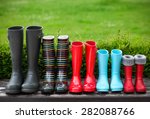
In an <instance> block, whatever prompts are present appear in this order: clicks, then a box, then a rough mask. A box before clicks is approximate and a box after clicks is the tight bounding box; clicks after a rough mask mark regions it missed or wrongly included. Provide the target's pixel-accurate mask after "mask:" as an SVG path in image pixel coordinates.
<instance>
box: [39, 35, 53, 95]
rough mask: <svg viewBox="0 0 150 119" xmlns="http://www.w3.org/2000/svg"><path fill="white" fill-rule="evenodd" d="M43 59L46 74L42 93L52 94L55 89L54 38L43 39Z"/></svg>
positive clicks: (46, 37)
mask: <svg viewBox="0 0 150 119" xmlns="http://www.w3.org/2000/svg"><path fill="white" fill-rule="evenodd" d="M43 58H44V64H45V69H46V73H45V76H44V81H43V84H42V88H41V92H42V93H49V94H50V93H53V92H54V87H55V49H54V36H44V37H43Z"/></svg>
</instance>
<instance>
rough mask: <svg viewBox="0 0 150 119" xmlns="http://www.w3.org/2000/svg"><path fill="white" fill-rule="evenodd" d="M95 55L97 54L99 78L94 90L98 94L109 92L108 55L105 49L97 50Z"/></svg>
mask: <svg viewBox="0 0 150 119" xmlns="http://www.w3.org/2000/svg"><path fill="white" fill-rule="evenodd" d="M97 53H98V69H99V77H98V80H97V85H96V89H97V91H98V92H108V91H109V83H108V58H109V53H108V51H107V50H105V49H101V50H98V51H97Z"/></svg>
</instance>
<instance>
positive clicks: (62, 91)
mask: <svg viewBox="0 0 150 119" xmlns="http://www.w3.org/2000/svg"><path fill="white" fill-rule="evenodd" d="M55 92H56V93H61V94H64V93H67V90H56V91H55Z"/></svg>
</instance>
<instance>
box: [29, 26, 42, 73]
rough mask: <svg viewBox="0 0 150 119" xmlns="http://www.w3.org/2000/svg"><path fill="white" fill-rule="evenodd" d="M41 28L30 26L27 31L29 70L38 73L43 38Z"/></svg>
mask: <svg viewBox="0 0 150 119" xmlns="http://www.w3.org/2000/svg"><path fill="white" fill-rule="evenodd" d="M42 35H43V33H42V27H41V26H29V27H27V30H26V44H27V58H28V70H29V71H37V68H38V57H39V51H40V43H41V38H42Z"/></svg>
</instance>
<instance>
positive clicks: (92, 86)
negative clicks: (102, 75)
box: [83, 84, 96, 92]
mask: <svg viewBox="0 0 150 119" xmlns="http://www.w3.org/2000/svg"><path fill="white" fill-rule="evenodd" d="M95 89H96V86H95V84H85V85H84V87H83V91H84V92H95Z"/></svg>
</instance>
